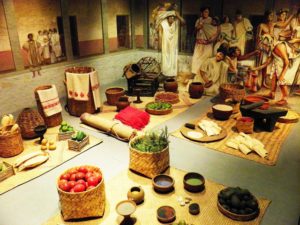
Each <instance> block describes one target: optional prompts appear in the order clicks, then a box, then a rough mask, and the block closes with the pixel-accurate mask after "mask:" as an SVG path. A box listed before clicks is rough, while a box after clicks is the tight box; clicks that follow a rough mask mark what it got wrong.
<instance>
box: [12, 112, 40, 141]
mask: <svg viewBox="0 0 300 225" xmlns="http://www.w3.org/2000/svg"><path fill="white" fill-rule="evenodd" d="M17 124H19V126H20V128H21V134H22V137H23V138H28V139H31V138H36V137H38V135H37V134H36V133H35V132H34V128H35V127H37V126H39V125H45V122H44V119H43V117H42V116H41V115H40V114H39V112H38V111H37V110H34V109H31V108H25V109H23V111H22V112H21V113H20V114H19V116H18V119H17Z"/></svg>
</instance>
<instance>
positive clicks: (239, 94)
mask: <svg viewBox="0 0 300 225" xmlns="http://www.w3.org/2000/svg"><path fill="white" fill-rule="evenodd" d="M219 92H220V93H219V94H220V96H221V98H222V99H223V100H226V99H232V100H233V101H237V102H240V101H242V99H243V98H244V96H245V94H246V91H245V88H244V87H243V86H242V85H239V84H231V83H224V84H221V85H220V88H219Z"/></svg>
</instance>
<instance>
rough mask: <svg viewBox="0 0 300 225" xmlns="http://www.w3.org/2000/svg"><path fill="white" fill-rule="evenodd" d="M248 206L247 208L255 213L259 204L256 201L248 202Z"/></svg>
mask: <svg viewBox="0 0 300 225" xmlns="http://www.w3.org/2000/svg"><path fill="white" fill-rule="evenodd" d="M246 204H247V207H249V208H251V209H253V210H254V211H255V210H257V208H258V203H257V201H256V200H254V199H253V200H250V201H248V202H247V203H246Z"/></svg>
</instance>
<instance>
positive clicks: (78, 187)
mask: <svg viewBox="0 0 300 225" xmlns="http://www.w3.org/2000/svg"><path fill="white" fill-rule="evenodd" d="M73 189H74V192H82V191H85V185H83V184H76V185H75V186H74V188H73Z"/></svg>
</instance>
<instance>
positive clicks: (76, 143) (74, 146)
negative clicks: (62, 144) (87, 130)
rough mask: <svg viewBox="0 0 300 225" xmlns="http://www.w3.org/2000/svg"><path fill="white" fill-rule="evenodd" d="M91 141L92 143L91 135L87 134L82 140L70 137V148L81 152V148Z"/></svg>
mask: <svg viewBox="0 0 300 225" xmlns="http://www.w3.org/2000/svg"><path fill="white" fill-rule="evenodd" d="M89 143H90V138H89V136H86V137H85V138H84V139H83V140H82V141H74V140H71V139H69V140H68V149H69V150H73V151H77V152H80V151H81V149H82V148H83V147H84V146H86V145H87V144H89Z"/></svg>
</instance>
